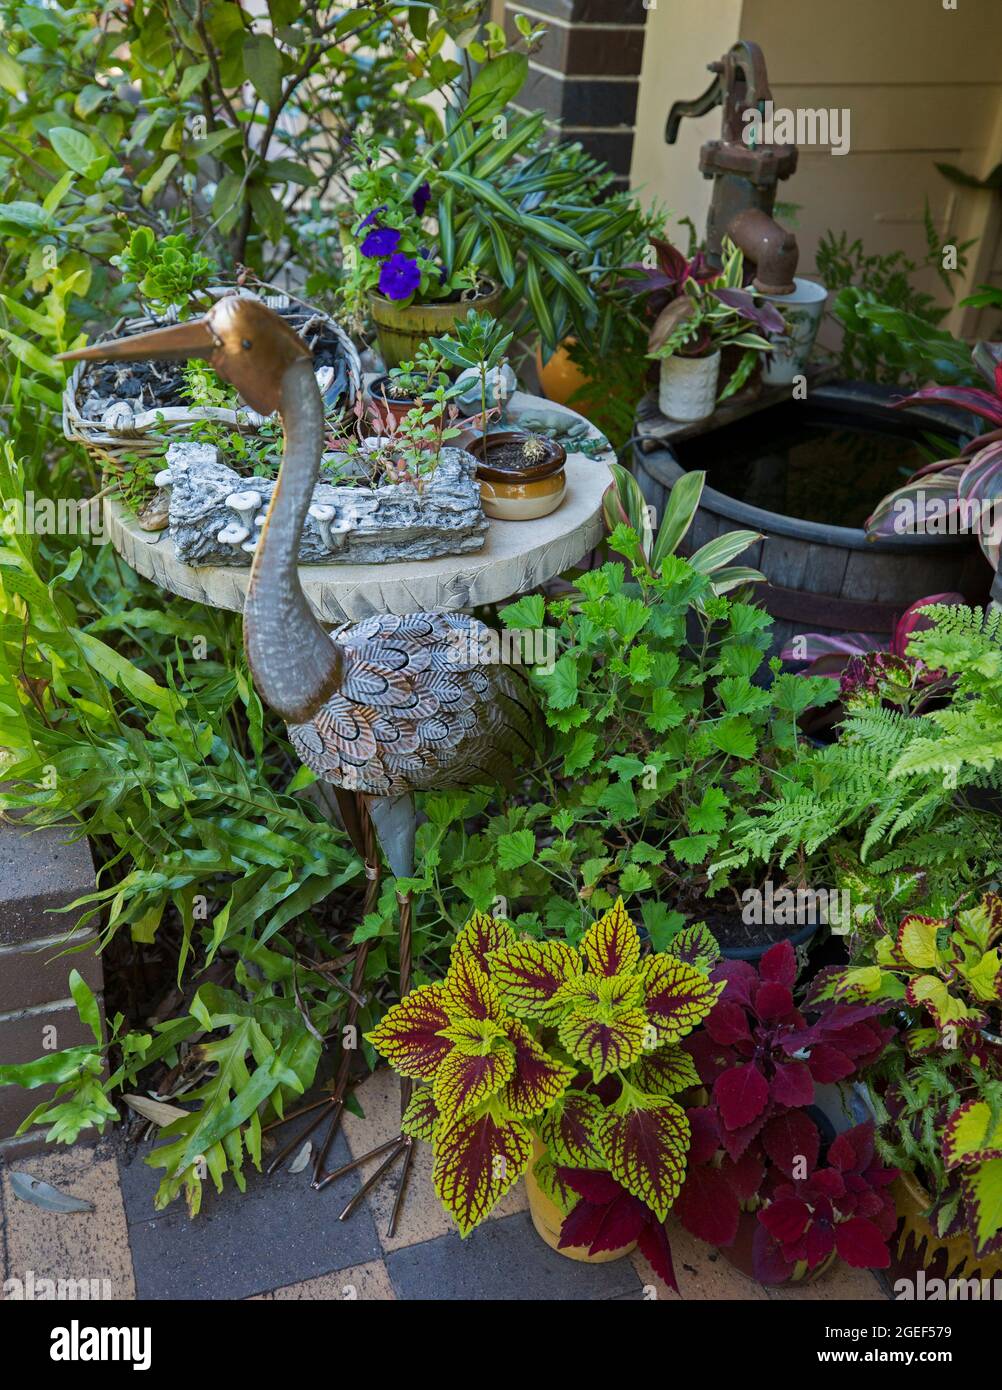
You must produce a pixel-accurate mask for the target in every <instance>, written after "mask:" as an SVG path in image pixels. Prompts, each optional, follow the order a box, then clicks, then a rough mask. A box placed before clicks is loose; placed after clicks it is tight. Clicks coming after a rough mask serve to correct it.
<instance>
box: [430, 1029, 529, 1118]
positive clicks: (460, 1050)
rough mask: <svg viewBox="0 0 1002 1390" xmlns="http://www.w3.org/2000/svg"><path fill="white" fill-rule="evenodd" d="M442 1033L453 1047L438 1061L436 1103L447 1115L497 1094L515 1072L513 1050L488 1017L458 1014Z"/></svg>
mask: <svg viewBox="0 0 1002 1390" xmlns="http://www.w3.org/2000/svg"><path fill="white" fill-rule="evenodd" d="M442 1032H443V1035H444V1036H445V1037H446V1038H447V1039H448V1041H449V1042H451V1043H452V1044H453V1048H452V1051H451V1052H450V1053H449V1055H448V1056H447V1057H443V1058H442V1060H441V1061H440V1062H439V1064H438V1068H437V1070H436V1072H435V1080H434V1082H433V1086H434V1093H435V1104H436V1105H437V1106H438V1108H439V1110H440V1111H441V1112H442V1114H443V1115H444V1116H445V1117H446V1118H447V1119H450V1120H451V1119H453V1118H454V1117H455V1116H457V1115H465V1114H466V1113H467V1111H469V1110H472V1109H474V1108H475V1107H476V1106H478V1105H480V1104H481V1103H482V1102H483V1101H485V1100H487V1098H488V1097H489V1096H493V1095H496V1094H497V1092H498V1091H500V1090H501V1087H502V1086H504V1085H505V1083H506V1082H508V1081H510V1080H511V1078H512V1076H513V1075H514V1072H515V1050H514V1048H513V1047H512V1045H511V1043H510V1042H509V1041H508V1039H507V1038H506V1037H505V1036H504V1033H503V1032H502V1030H501V1029H500V1028H499V1027H498V1025H497V1024H496V1023H494V1022H493V1021H492V1020H491V1019H479V1018H460V1019H458V1020H456V1022H454V1023H453V1024H451V1025H450V1026H449V1027H448V1028H444V1029H443V1030H442Z"/></svg>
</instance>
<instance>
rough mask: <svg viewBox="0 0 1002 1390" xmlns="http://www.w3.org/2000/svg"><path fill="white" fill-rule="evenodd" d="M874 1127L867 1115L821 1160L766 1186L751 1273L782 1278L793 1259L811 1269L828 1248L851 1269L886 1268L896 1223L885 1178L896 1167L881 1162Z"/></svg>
mask: <svg viewBox="0 0 1002 1390" xmlns="http://www.w3.org/2000/svg"><path fill="white" fill-rule="evenodd" d="M873 1132H874V1126H873V1121H872V1120H868V1121H867V1122H866V1123H865V1124H861V1125H857V1126H856V1128H855V1129H850V1130H849V1131H848V1132H847V1133H845V1134H840V1135H839V1136H838V1138H837V1139H836V1140H835V1141H834V1143H833V1144H832V1145H831V1147H830V1148H829V1150H828V1166H827V1167H825V1168H820V1169H818V1170H817V1171H816V1172H814V1173H812V1174H811V1176H810V1177H808V1178H804V1179H801V1180H800V1181H798V1182H793V1183H783V1182H778V1181H777V1182H776V1183H775V1185H774V1186H772V1190H771V1192H770V1193H769V1195H768V1200H767V1204H766V1206H765V1207H764V1208H763V1209H762V1210H761V1211H760V1212H758V1214H757V1215H758V1222H759V1225H758V1229H757V1230H756V1232H755V1238H754V1241H753V1243H752V1260H753V1267H754V1270H755V1277H756V1278H757V1279H758V1280H760V1281H761V1282H762V1283H763V1284H782V1283H785V1281H786V1280H787V1279H789V1277H790V1275H791V1274H792V1273H793V1272H794V1269H795V1268H796V1266H797V1265H798V1264H800V1263H803V1264H805V1265H806V1266H807V1269H808V1270H811V1269H815V1268H816V1267H817V1266H818V1265H819V1264H821V1263H822V1262H823V1261H824V1260H826V1259H827V1258H828V1256H829V1255H831V1254H832V1253H835V1254H836V1255H838V1256H839V1258H840V1259H843V1260H845V1262H846V1264H848V1265H852V1266H853V1268H855V1269H886V1268H887V1267H888V1265H889V1264H890V1262H891V1255H890V1250H889V1249H888V1245H887V1242H888V1240H889V1239H890V1237H891V1236H892V1235H893V1234H894V1229H895V1226H896V1225H897V1213H896V1211H895V1209H894V1199H893V1198H892V1197H891V1194H890V1184H891V1183H892V1182H893V1181H894V1179H895V1178H896V1177H897V1169H895V1168H887V1167H885V1166H884V1164H883V1163H881V1162H880V1160H879V1158H878V1157H877V1155H876V1152H875V1150H874V1146H873ZM773 1176H774V1177H775V1174H774V1175H773Z"/></svg>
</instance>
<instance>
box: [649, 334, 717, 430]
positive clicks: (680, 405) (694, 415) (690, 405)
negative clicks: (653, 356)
mask: <svg viewBox="0 0 1002 1390" xmlns="http://www.w3.org/2000/svg"><path fill="white" fill-rule="evenodd" d="M719 377H720V352H719V351H717V352H714V353H711V355H710V356H709V357H678V356H673V357H664V358H662V359H661V389H660V390H659V392H658V405H659V406H660V408H661V414H662V415H665V416H667V418H668V419H669V420H678V421H679V422H680V423H681V422H685V421H689V420H705V419H706V417H707V416H708V415H712V414H713V411H714V407H715V406H716V404H717V381H718V379H719Z"/></svg>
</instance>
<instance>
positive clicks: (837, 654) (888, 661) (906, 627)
mask: <svg viewBox="0 0 1002 1390" xmlns="http://www.w3.org/2000/svg"><path fill="white" fill-rule="evenodd" d="M964 601H965V600H964V596H963V594H959V593H955V592H950V593H944V594H928V595H927V596H926V597H925V598H920V599H917V600H916V601H915V603H913V604H911V605H910V606H909V607H908V608H906V609H905V611H904V613H902V615H901V617H900V618H899V619H898V621H897V623H896V624H895V627H894V631H893V633H892V634H891V640H890V643H889V644H885V643H883V642H882V641H881V639H880V636H879V635H878V634H877V633H875V632H837V633H828V632H803V633H800V634H798V636H796V637H793V638H791V639H790V641H789V642H787V644H786V646H785V647H784V648H783V650H782V653H781V655H782V657H783V660H784V661H800V662H805V663H806V664H805V666H804V669H803V670H802V671H800V672H799V673H798V674H800V675H802V676H838V677H839V678H840V680H839V694H840V697H841V702H842V704H848V703H849V702H850V701H852V700H854V699H858V698H863V699H867V700H869V701H872V702H874V703H880V704H883V705H887V706H888V707H890V708H892V709H898V710H901V711H902V712H903V713H906V714H918V713H919V712H920V711H921V710H922V709H923V708H925V707H926V706H927V705H928V704H929V702H930V700H933V699H935V698H936V697H937V696H939V695H942V694H943V693H944V692H945V691H946V690H947V689H948V688H949V685H950V684H951V682H950V681H949V680H948V679H947V678H945V677H944V675H943V673H942V672H941V671H936V670H932V669H931V668H930V667H928V666H927V665H926V664H925V662H923V661H920V660H919V659H918V657H914V656H910V655H909V654H908V643H909V641H910V640H911V637H912V634H913V633H915V632H921V631H923V630H924V629H925V628H928V627H931V626H932V625H933V622H932V619H931V618H930V617H928V616H927V614H926V613H925V612H924V610H925V609H926V608H928V607H929V606H930V605H932V604H934V603H939V604H950V605H953V604H963V603H964ZM836 717H838V712H837V710H836Z"/></svg>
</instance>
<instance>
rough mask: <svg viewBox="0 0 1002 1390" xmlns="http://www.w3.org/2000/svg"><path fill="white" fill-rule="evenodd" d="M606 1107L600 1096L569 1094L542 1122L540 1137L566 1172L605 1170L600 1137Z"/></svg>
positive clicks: (540, 1123)
mask: <svg viewBox="0 0 1002 1390" xmlns="http://www.w3.org/2000/svg"><path fill="white" fill-rule="evenodd" d="M605 1113H606V1112H605V1107H604V1106H603V1104H602V1102H601V1101H600V1100H599V1098H598V1096H593V1095H589V1094H588V1092H586V1091H567V1092H566V1093H565V1094H564V1095H563V1096H561V1097H560V1099H559V1100H558V1101H557V1103H556V1104H555V1105H554V1106H553V1108H552V1109H551V1110H549V1111H547V1113H546V1114H545V1115H544V1116H543V1118H542V1120H540V1122H539V1137H540V1139H541V1140H542V1142H543V1143H544V1144H545V1145H546V1148H547V1151H548V1152H549V1153H551V1154H552V1155H553V1158H554V1160H555V1161H556V1163H557V1164H558V1165H559V1166H560V1167H563V1168H599V1169H602V1168H605V1151H604V1150H603V1148H602V1143H601V1138H600V1133H601V1127H602V1121H603V1120H604V1119H605Z"/></svg>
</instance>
